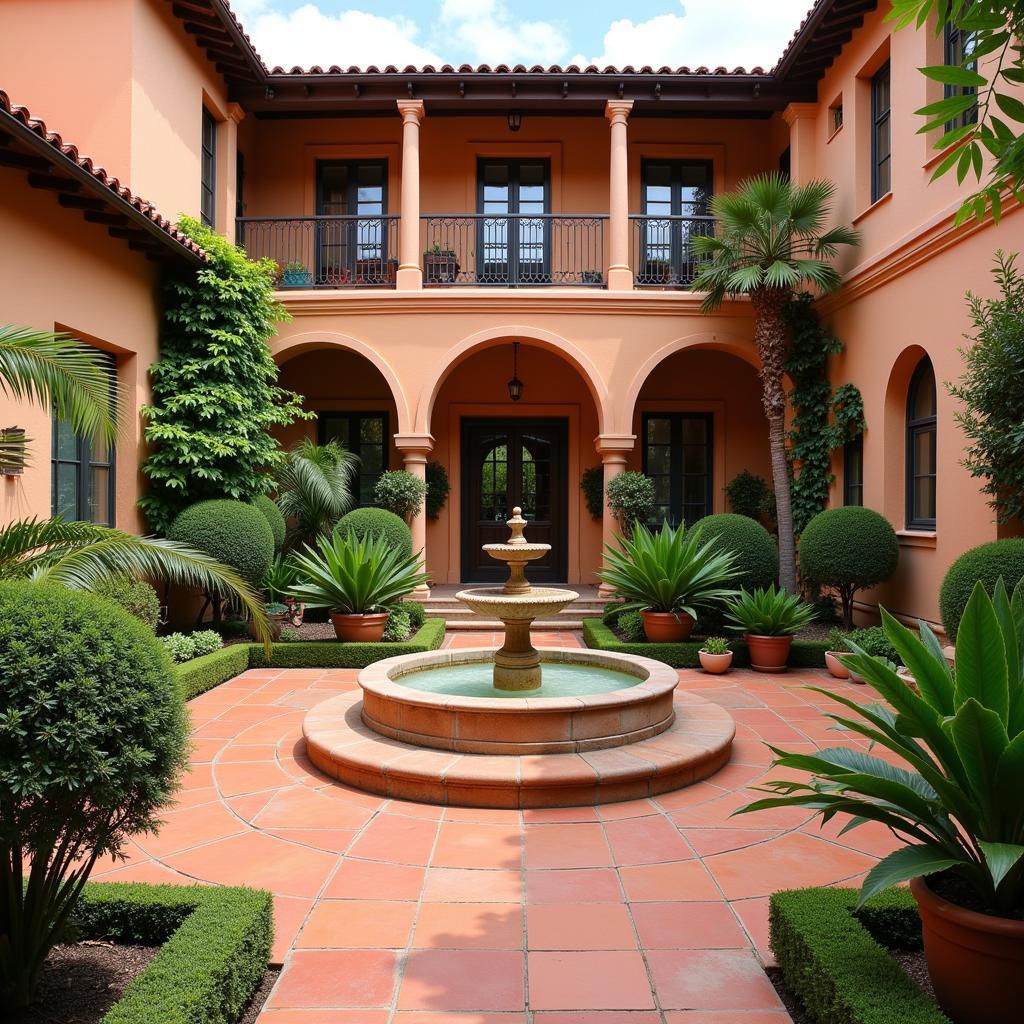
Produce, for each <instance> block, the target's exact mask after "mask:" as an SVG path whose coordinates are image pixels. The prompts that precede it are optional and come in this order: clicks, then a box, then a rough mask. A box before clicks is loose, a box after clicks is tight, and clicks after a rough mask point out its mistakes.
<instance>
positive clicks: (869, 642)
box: [829, 626, 903, 665]
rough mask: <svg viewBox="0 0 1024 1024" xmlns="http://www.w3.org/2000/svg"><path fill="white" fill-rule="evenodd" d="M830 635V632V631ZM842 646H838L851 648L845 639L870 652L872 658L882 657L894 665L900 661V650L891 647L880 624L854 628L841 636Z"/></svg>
mask: <svg viewBox="0 0 1024 1024" xmlns="http://www.w3.org/2000/svg"><path fill="white" fill-rule="evenodd" d="M829 636H830V637H831V636H832V634H831V633H830V634H829ZM843 640H844V643H843V646H842V647H840V648H838V650H841V651H849V650H851V648H849V647H847V646H846V643H845V641H847V640H848V641H850V642H852V643H855V644H856V645H857V646H858V647H859V648H861V650H863V651H864V652H865V653H867V654H870V655H871V656H872V657H874V658H884V659H885V660H886V661H891V662H893V663H894V664H896V665H899V664H901V663H902V660H903V659H902V658H901V657H900V652H899V651H897V650H896V648H895V647H893V645H892V642H891V641H890V640H889V638H888V637H887V636H886V635H885V630H884V629H883V628H882V627H881V626H865V627H864V628H863V629H854V630H851V631H850V632H849V633H847V634H845V636H844V637H843Z"/></svg>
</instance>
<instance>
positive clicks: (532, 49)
mask: <svg viewBox="0 0 1024 1024" xmlns="http://www.w3.org/2000/svg"><path fill="white" fill-rule="evenodd" d="M440 27H441V29H442V30H443V37H442V36H440V34H439V37H438V38H439V39H440V38H443V39H444V40H445V42H449V41H450V42H454V43H455V44H456V46H457V47H458V50H459V52H460V53H464V54H468V56H469V60H470V61H471V62H472V63H477V64H527V65H533V64H544V65H548V64H557V63H559V62H560V61H561V60H563V59H564V57H565V54H566V53H567V52H568V48H569V42H568V40H567V39H566V38H565V36H564V34H563V33H562V31H561V30H560V29H559V28H557V27H556V26H555V25H553V24H552V23H551V22H548V21H522V20H520V19H519V18H518V17H515V16H514V15H513V13H512V11H511V10H510V9H509V7H508V5H507V4H505V3H504V2H501V0H442V3H441V20H440ZM437 42H438V40H435V45H437ZM449 60H451V61H453V62H454V58H451V57H449Z"/></svg>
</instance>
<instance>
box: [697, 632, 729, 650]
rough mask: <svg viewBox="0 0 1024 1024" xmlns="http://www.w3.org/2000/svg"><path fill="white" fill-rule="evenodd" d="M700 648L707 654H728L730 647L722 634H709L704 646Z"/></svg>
mask: <svg viewBox="0 0 1024 1024" xmlns="http://www.w3.org/2000/svg"><path fill="white" fill-rule="evenodd" d="M701 650H703V651H706V652H707V653H708V654H728V653H729V652H730V651H731V650H732V647H731V646H730V645H729V641H728V640H726V639H725V637H724V636H709V637H708V638H707V639H706V640H705V641H704V646H703V647H702V648H701Z"/></svg>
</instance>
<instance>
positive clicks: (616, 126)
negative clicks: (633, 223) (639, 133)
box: [604, 100, 633, 291]
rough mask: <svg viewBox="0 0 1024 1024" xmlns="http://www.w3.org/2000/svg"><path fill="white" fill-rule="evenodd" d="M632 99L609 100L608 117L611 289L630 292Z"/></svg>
mask: <svg viewBox="0 0 1024 1024" xmlns="http://www.w3.org/2000/svg"><path fill="white" fill-rule="evenodd" d="M632 109H633V101H632V100H609V101H608V103H607V104H606V105H605V108H604V113H605V117H607V118H608V120H609V121H610V122H611V163H610V166H609V173H608V289H609V291H631V290H632V288H633V271H632V270H631V269H630V266H629V149H628V139H627V135H626V125H627V124H628V122H629V112H630V111H631V110H632Z"/></svg>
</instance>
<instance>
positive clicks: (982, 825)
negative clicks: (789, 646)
mask: <svg viewBox="0 0 1024 1024" xmlns="http://www.w3.org/2000/svg"><path fill="white" fill-rule="evenodd" d="M882 621H883V625H884V629H885V632H886V635H887V636H888V638H889V640H890V641H891V643H892V645H893V646H894V647H895V648H896V650H897V651H898V652H899V655H900V657H901V658H902V660H903V662H904V664H905V665H907V666H908V668H909V669H910V670H911V671H912V672H913V674H914V678H915V680H916V682H917V685H918V688H919V691H920V692H919V693H917V692H915V691H914V690H913V689H912V688H911V687H909V686H907V684H906V683H905V682H904V681H903V680H902V679H900V677H899V676H898V675H897V674H896V673H895V672H894V671H893V670H892V669H891V668H890V667H888V666H887V665H886V664H884V663H883V661H882V660H880V659H878V658H875V657H872V656H871V655H869V654H867V653H866V652H865V651H863V650H860V649H858V650H857V652H856V653H855V654H850V655H846V656H844V657H843V659H842V660H843V662H844V663H845V664H846V665H847V666H848V667H849V668H850V669H852V670H853V671H855V672H857V673H859V674H860V675H862V676H863V677H864V678H865V679H866V680H867V681H868V682H870V683H871V684H873V685H874V687H875V688H876V689H877V690H878V692H879V693H880V694H881V695H882V696H883V697H884V698H885V700H886V701H887V702H888V705H889V706H888V707H887V706H885V705H883V704H877V703H875V704H869V705H867V706H866V707H865V706H861V705H859V704H857V703H856V702H855V701H852V700H850V699H849V698H848V697H846V696H844V695H843V694H841V693H832V692H831V691H829V690H825V689H821V688H818V687H811V689H812V690H815V691H816V692H817V693H820V694H821V695H822V696H823V697H827V698H828V699H829V700H832V701H835V702H836V703H837V704H839V705H841V708H842V710H839V711H837V712H836V713H835V714H831V715H829V717H830V718H831V719H832V720H833V721H834V722H835V723H836V725H837V726H839V727H840V728H842V729H847V730H849V731H850V732H854V733H856V734H857V735H859V736H863V737H865V738H866V739H867V740H869V741H870V742H871V743H872V744H873V745H875V746H879V747H884V748H885V749H886V750H888V751H890V752H891V753H892V754H895V755H896V757H897V758H899V759H900V760H901V761H903V762H904V763H905V767H903V766H899V765H896V764H893V763H891V762H890V760H889V759H886V760H883V759H882V758H880V757H876V756H874V755H872V754H870V753H868V752H867V751H865V750H854V749H851V748H849V747H831V748H828V749H825V750H819V751H818V752H817V753H816V754H795V753H787V752H785V751H784V750H780V749H777V748H774V747H773V748H772V751H773V753H774V754H775V762H774V763H775V764H776V765H778V766H780V767H783V768H787V769H795V770H797V771H805V772H809V773H810V775H811V778H810V781H808V782H799V781H792V780H776V781H772V782H768V783H766V784H765V785H764V786H761V787H757V788H758V789H760V790H761V791H762V792H769V793H773V794H774V795H773V796H771V797H768V798H766V799H762V800H757V801H755V802H754V803H752V804H749V805H748V806H746V807H743V808H741V810H740V811H739V812H737V813H746V812H749V811H759V810H762V809H764V808H771V807H794V806H796V807H806V808H809V809H812V810H814V811H816V812H817V813H818V814H820V815H821V817H822V819H823V821H828V820H830V819H831V818H833V817H834V816H835V815H837V814H845V815H849V816H850V821H849V823H848V824H847V825H846V827H845V828H844V830H843V831H844V832H846V831H849V830H850V829H853V828H856V827H857V826H858V825H862V824H863V823H864V822H867V821H878V822H881V823H882V824H883V825H885V826H886V827H887V828H889V829H890V831H891V832H892V833H893V835H895V836H896V837H897V838H898V839H901V840H902V841H903V842H905V843H906V844H907V845H906V846H904V847H902V848H901V849H899V850H896V851H895V852H894V853H890V854H889V855H888V856H887V857H885V858H883V859H882V860H881V861H879V863H878V864H876V865H875V867H873V868H872V869H871V871H869V872H868V875H867V877H866V879H865V880H864V884H863V886H862V888H861V893H860V900H861V903H863V902H864V901H865V900H866V899H868V898H869V897H870V896H872V895H873V894H875V893H877V892H878V891H879V890H881V889H884V888H886V887H887V886H890V885H894V884H896V883H899V882H905V881H907V880H908V879H912V878H916V877H918V876H928V875H934V874H937V873H939V872H950V873H952V874H954V875H956V876H959V878H960V879H961V880H962V881H963V882H964V883H966V884H967V885H968V886H969V887H970V889H971V890H972V891H973V893H974V894H975V895H976V897H977V899H978V900H979V901H980V903H981V905H982V906H984V907H986V908H987V909H989V910H990V911H992V912H994V913H996V914H998V915H1001V916H1004V917H1015V916H1017V917H1019V916H1021V914H1022V913H1024V787H1022V786H1021V779H1024V589H1022V586H1021V585H1020V584H1018V586H1017V588H1016V590H1015V591H1014V593H1013V598H1012V600H1011V599H1010V598H1008V597H1007V592H1006V587H1005V586H1004V585H1003V582H1002V580H1000V581H999V582H998V583H997V585H996V587H995V590H994V595H993V597H992V598H990V597H989V596H988V594H987V593H986V591H985V589H984V586H983V585H982V584H981V583H980V582H979V583H978V584H977V586H976V587H975V588H974V592H973V593H972V595H971V598H970V601H969V602H968V604H967V608H966V610H965V611H964V617H963V621H962V623H961V626H960V631H959V633H958V634H957V644H956V671H955V672H953V671H952V670H951V669H950V667H949V665H948V663H947V661H946V658H945V656H944V654H943V652H942V648H941V646H940V644H939V641H938V640H937V639H936V637H935V634H934V633H933V632H932V631H931V629H929V627H928V625H927V624H926V623H923V622H922V623H920V624H919V626H920V638H918V637H917V636H915V635H914V633H913V632H912V631H911V630H909V629H907V628H906V627H905V626H903V625H901V624H900V623H899V622H897V621H896V619H894V618H893V617H892V616H891V615H889V614H888V613H887V612H886V611H884V610H883V611H882Z"/></svg>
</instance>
